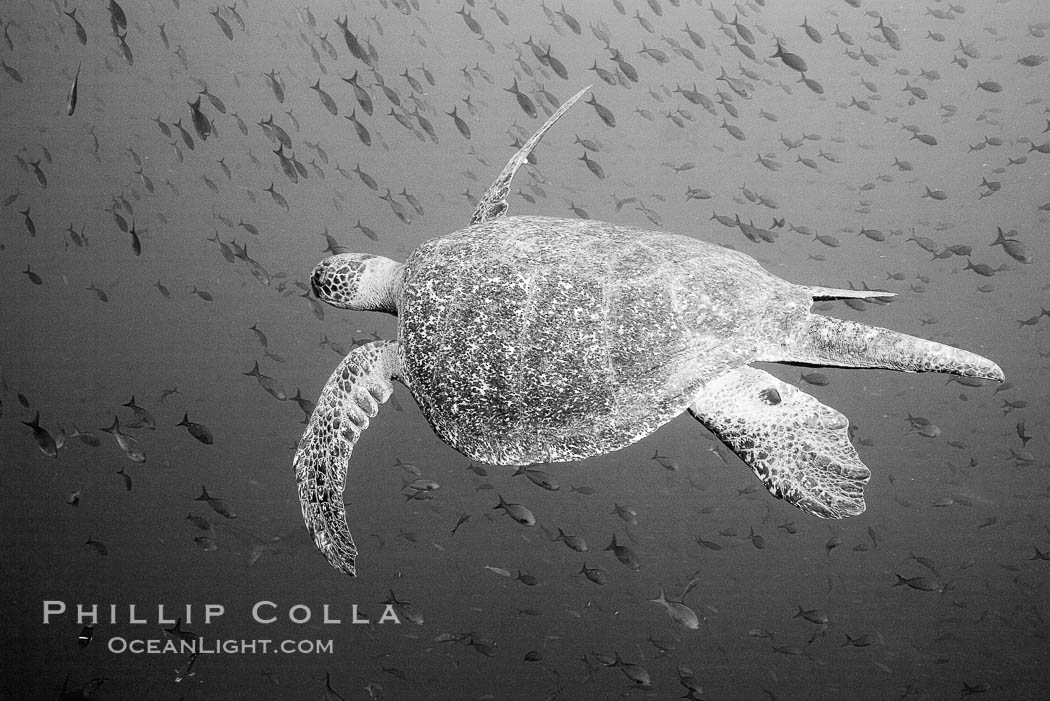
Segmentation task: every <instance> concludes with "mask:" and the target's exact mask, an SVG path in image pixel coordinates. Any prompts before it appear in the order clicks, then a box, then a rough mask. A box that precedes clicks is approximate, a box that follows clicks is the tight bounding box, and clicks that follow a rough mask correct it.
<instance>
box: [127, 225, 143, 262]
mask: <svg viewBox="0 0 1050 701" xmlns="http://www.w3.org/2000/svg"><path fill="white" fill-rule="evenodd" d="M128 233H129V234H131V252H132V253H134V254H135V255H136V256H141V255H142V240H141V239H139V234H138V232H137V231H135V219H134V217H133V218H132V219H131V228H130V229H128Z"/></svg>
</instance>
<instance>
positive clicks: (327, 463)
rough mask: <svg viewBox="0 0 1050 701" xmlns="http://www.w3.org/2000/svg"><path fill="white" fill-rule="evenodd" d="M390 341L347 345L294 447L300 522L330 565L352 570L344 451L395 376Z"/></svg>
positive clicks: (385, 395)
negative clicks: (345, 494) (344, 499)
mask: <svg viewBox="0 0 1050 701" xmlns="http://www.w3.org/2000/svg"><path fill="white" fill-rule="evenodd" d="M397 347H398V344H397V342H396V341H384V342H380V343H368V344H365V345H363V346H359V347H357V348H355V349H354V350H352V351H350V353H349V354H347V356H346V357H345V358H343V361H342V362H341V363H339V367H337V368H336V369H335V372H334V373H332V376H331V377H330V378H329V380H328V383H327V384H326V385H325V387H324V389H323V390H322V391H321V396H320V397H319V398H318V400H317V407H316V408H315V409H314V412H313V414H312V415H311V416H310V423H309V425H308V426H307V428H306V431H305V433H303V437H302V438H301V439H300V441H299V448H298V450H297V451H296V452H295V461H294V464H295V477H296V480H297V481H298V483H299V502H300V505H301V506H302V510H303V519H304V520H305V521H306V528H307V530H309V531H310V535H312V536H313V539H314V543H316V544H317V547H318V549H320V551H321V552H322V553H324V556H325V557H326V558H328V561H329V562H330V563H332V566H333V567H335V568H336V569H338V570H341V571H343V572H345V573H347V574H348V575H350V576H351V577H353V576H356V575H357V567H356V564H355V563H356V560H357V546H355V545H354V539H353V536H351V535H350V528H349V527H348V526H347V523H346V507H345V506H344V504H343V489H344V487H345V486H346V473H347V471H348V469H349V467H350V454H351V453H352V452H353V450H354V445H355V444H356V443H357V439H358V438H360V436H361V433H362V432H363V431H364V430H365V429H366V428H368V420H369V419H370V418H371V417H373V416H375V415H376V413H378V411H379V404H381V403H382V402H385V401H386V400H387V399H389V398H390V395H391V393H392V392H393V391H394V387H393V384H392V383H391V379H392V378H394V377H395V376H399V375H400V373H399V372H398V367H399V363H398V358H397Z"/></svg>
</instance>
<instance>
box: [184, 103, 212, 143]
mask: <svg viewBox="0 0 1050 701" xmlns="http://www.w3.org/2000/svg"><path fill="white" fill-rule="evenodd" d="M186 104H187V105H189V106H190V116H191V117H192V118H193V129H194V130H195V131H196V132H197V136H198V137H199V138H200V140H201V141H207V139H208V137H209V136H211V134H212V131H211V122H209V121H208V118H207V117H205V116H204V113H203V112H201V96H200V95H197V99H196V100H195V101H193V102H187V103H186Z"/></svg>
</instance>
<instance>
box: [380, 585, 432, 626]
mask: <svg viewBox="0 0 1050 701" xmlns="http://www.w3.org/2000/svg"><path fill="white" fill-rule="evenodd" d="M383 603H384V604H387V605H390V606H393V607H394V608H395V610H396V612H397V614H398V616H399V617H402V618H404V619H405V620H406V621H408V622H409V623H413V624H415V625H418V626H421V625H423V623H424V620H423V614H422V613H421V612H420V611H419V609H417V608H416V607H415V606H413V605H412V604H410V603H409V602H407V601H402V600H400V599H398V598H397V596H395V595H394V592H393V590H390V591H389V596H387V598H386V599H385V600H384V601H383Z"/></svg>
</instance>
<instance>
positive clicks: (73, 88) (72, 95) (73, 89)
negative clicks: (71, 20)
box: [66, 10, 81, 117]
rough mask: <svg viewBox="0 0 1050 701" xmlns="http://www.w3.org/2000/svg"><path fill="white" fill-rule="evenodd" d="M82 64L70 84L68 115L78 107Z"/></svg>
mask: <svg viewBox="0 0 1050 701" xmlns="http://www.w3.org/2000/svg"><path fill="white" fill-rule="evenodd" d="M74 12H76V10H74ZM78 24H79V22H78ZM80 65H81V64H79V63H78V64H77V72H76V74H74V76H73V83H72V84H71V85H70V86H69V93H68V94H67V96H66V116H68V117H72V116H73V113H74V112H75V111H76V109H77V84H78V83H79V82H80Z"/></svg>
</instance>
